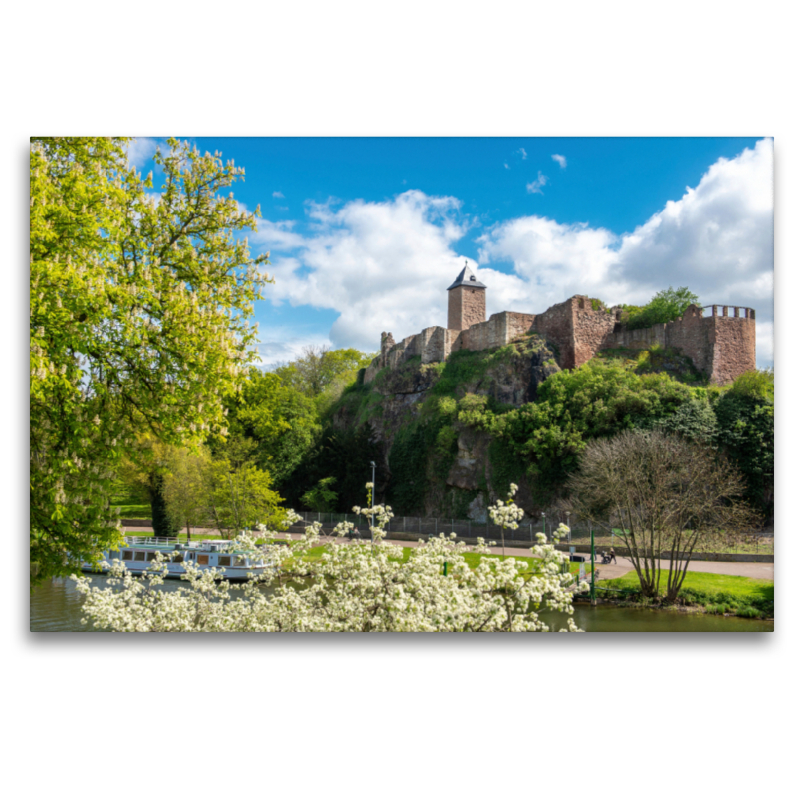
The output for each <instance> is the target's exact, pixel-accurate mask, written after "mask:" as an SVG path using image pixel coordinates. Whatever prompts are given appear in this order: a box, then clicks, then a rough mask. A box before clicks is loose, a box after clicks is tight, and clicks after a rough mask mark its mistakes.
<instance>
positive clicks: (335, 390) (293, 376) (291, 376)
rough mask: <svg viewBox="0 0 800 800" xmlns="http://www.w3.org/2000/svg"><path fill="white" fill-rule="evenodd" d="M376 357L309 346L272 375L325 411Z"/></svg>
mask: <svg viewBox="0 0 800 800" xmlns="http://www.w3.org/2000/svg"><path fill="white" fill-rule="evenodd" d="M374 356H375V354H374V353H362V352H361V351H360V350H354V349H353V348H346V349H342V350H329V349H328V348H327V347H315V346H308V347H305V348H304V349H303V353H302V355H300V356H299V357H298V358H297V359H295V360H294V361H291V362H289V363H288V364H283V365H281V366H278V367H275V368H274V370H273V372H274V373H275V374H276V375H278V376H279V377H280V378H281V379H282V380H283V382H284V383H285V384H286V385H287V386H292V387H293V388H295V389H297V390H298V391H299V392H302V393H303V394H304V395H306V397H310V398H312V399H314V400H317V403H318V406H319V408H320V410H321V411H322V410H324V409H326V408H327V407H328V406H329V405H330V404H331V403H332V402H333V401H334V400H336V399H338V397H339V396H340V395H341V393H342V391H343V389H344V388H345V386H348V385H349V384H351V383H353V382H354V381H355V379H356V375H357V373H358V370H359V369H362V368H363V367H366V366H368V365H369V363H370V362H371V361H372V359H373V358H374Z"/></svg>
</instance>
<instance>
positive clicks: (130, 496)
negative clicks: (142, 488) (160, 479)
mask: <svg viewBox="0 0 800 800" xmlns="http://www.w3.org/2000/svg"><path fill="white" fill-rule="evenodd" d="M117 506H119V516H120V519H150V517H151V515H152V511H151V510H150V503H143V502H142V498H141V496H140V495H138V494H136V493H135V492H134V491H133V490H132V489H130V488H128V487H127V486H125V484H123V483H122V482H119V481H118V482H117V484H116V486H115V487H114V496H113V498H112V500H111V507H112V508H116V507H117Z"/></svg>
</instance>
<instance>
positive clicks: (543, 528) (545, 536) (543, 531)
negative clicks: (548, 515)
mask: <svg viewBox="0 0 800 800" xmlns="http://www.w3.org/2000/svg"><path fill="white" fill-rule="evenodd" d="M544 524H545V512H544V511H542V533H543V534H544V538H545V541H547V530H545V527H544Z"/></svg>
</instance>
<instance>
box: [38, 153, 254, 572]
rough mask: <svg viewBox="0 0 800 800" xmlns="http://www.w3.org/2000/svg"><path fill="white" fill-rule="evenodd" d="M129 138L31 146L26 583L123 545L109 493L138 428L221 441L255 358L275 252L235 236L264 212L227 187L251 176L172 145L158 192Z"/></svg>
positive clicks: (181, 440)
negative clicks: (227, 412) (258, 313)
mask: <svg viewBox="0 0 800 800" xmlns="http://www.w3.org/2000/svg"><path fill="white" fill-rule="evenodd" d="M124 144H125V140H123V139H102V138H100V139H98V138H62V139H35V140H33V141H32V145H31V153H30V169H31V175H30V206H31V207H30V250H31V252H30V275H31V284H30V352H31V380H30V435H31V441H30V453H31V456H30V512H31V529H30V532H31V535H30V543H31V555H30V561H31V576H32V579H42V578H44V577H46V576H49V575H56V574H64V573H69V572H70V571H72V570H74V569H75V568H76V566H78V564H79V563H80V562H81V561H83V560H92V559H94V558H96V557H97V556H98V555H99V553H100V552H101V550H102V549H103V548H104V547H107V546H109V545H113V544H116V543H117V542H118V540H119V536H120V534H119V529H118V520H117V519H116V515H115V513H114V511H113V509H111V507H110V503H109V499H110V495H111V491H112V483H113V480H114V477H115V473H116V470H117V467H118V465H119V462H120V459H121V457H122V455H123V453H124V452H125V451H126V449H127V448H129V447H130V446H131V444H132V442H133V440H134V438H135V436H136V433H137V432H138V431H142V430H150V431H152V432H153V433H154V435H155V436H156V437H157V438H159V439H160V440H162V441H165V442H171V443H174V444H190V443H199V442H200V441H202V440H203V439H205V438H206V437H207V436H208V435H209V434H211V433H219V434H222V435H224V434H225V432H226V421H225V419H224V405H223V402H222V397H223V396H224V395H226V394H229V393H230V392H232V391H234V390H235V389H236V388H237V386H238V384H239V382H240V380H241V377H242V374H243V373H244V371H245V368H246V366H247V364H248V363H249V362H250V361H252V360H253V358H254V348H253V343H254V341H255V336H256V331H255V326H253V325H251V324H250V322H249V317H250V316H251V314H252V311H253V303H254V301H255V300H256V299H259V298H260V297H261V296H262V295H261V290H262V288H263V286H264V285H265V283H267V282H268V278H266V276H265V275H264V274H263V273H262V271H261V267H262V266H263V265H264V264H266V263H267V257H266V256H259V257H257V258H251V256H250V252H249V248H248V244H247V239H246V238H244V237H242V236H241V235H240V232H241V231H243V230H245V229H247V228H255V222H256V218H255V215H254V214H250V213H247V212H245V211H242V210H241V209H240V207H239V205H238V204H237V202H236V200H234V198H233V196H232V195H230V194H228V193H226V194H225V195H224V196H223V190H226V189H228V187H230V185H231V184H232V183H233V182H234V181H236V180H239V179H240V178H242V176H243V170H242V169H241V168H238V167H236V166H234V165H233V163H232V162H228V163H227V164H224V163H223V162H222V159H221V157H220V154H218V153H217V154H214V155H211V154H208V153H206V154H203V155H201V154H200V153H199V152H198V151H197V150H196V149H192V148H191V147H190V146H189V145H188V144H186V143H182V142H179V141H177V140H175V139H170V140H169V150H168V151H167V152H157V153H156V156H155V157H154V160H155V162H156V164H157V165H158V167H159V168H160V172H161V173H162V175H163V178H162V181H161V186H160V190H159V191H158V192H153V181H152V177H151V176H147V177H146V178H142V177H141V176H140V175H139V174H138V173H137V172H136V170H135V169H134V168H133V167H131V166H130V165H129V164H128V163H127V160H126V158H125V153H124V150H123V146H124ZM257 213H258V210H257V211H256V214H257Z"/></svg>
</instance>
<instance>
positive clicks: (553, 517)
mask: <svg viewBox="0 0 800 800" xmlns="http://www.w3.org/2000/svg"><path fill="white" fill-rule="evenodd" d="M300 516H301V517H302V518H303V521H304V522H306V523H310V522H320V523H321V524H322V527H323V531H326V532H329V531H330V530H332V529H333V527H334V526H335V525H338V524H339V523H340V522H352V523H354V524H355V526H356V528H358V530H359V533H360V534H361V535H362V536H369V522H370V521H369V517H365V516H364V515H363V514H361V515H358V514H337V513H329V512H316V511H303V512H300ZM562 522H563V523H565V524H566V525H568V526H569V527H570V533H569V535H568V536H567V537H566V538H564V539H562V540H561V543H562V544H585V545H588V544H589V542H590V541H591V530H590V529H589V527H588V526H586V525H585V524H584V523H582V522H579V523H577V524H575V523H574V522H570V521H569V519H568V518H567V515H566V514H565V513H564V512H562V511H551V512H546V513H545V514H544V515H543V516H542V518H541V519H539V520H535V521H534V520H532V519H528V520H524V521H523V522H521V523H520V524H519V527H518V528H517V529H516V530H511V529H509V528H506V530H505V541H507V542H509V541H516V542H535V541H536V534H537V533H542V532H544V534H545V536H546V537H547V541H548V542H550V541H552V538H553V532H554V531H555V530H556V528H558V526H559V525H560V524H561V523H562ZM386 532H387V534H392V533H406V534H411V535H417V536H419V537H420V538H428V539H429V538H431V537H436V536H439V534H442V533H443V534H444V535H445V536H447V535H449V534H450V533H455V534H456V536H458V537H459V538H464V539H476V538H478V537H482V538H483V539H485V540H486V541H495V542H499V541H501V540H502V538H503V531H502V528H500V527H499V526H498V525H494V524H492V523H491V522H490V521H485V522H479V521H475V520H469V519H451V518H448V517H401V516H396V517H393V518H392V519H391V520H389V524H388V525H387V526H386ZM773 537H774V532H771V531H770V532H766V531H765V532H759V533H757V534H755V535H754V536H752V535H751V536H731V537H722V538H721V539H720V537H716V538H714V539H713V540H709V541H707V542H706V541H703V542H699V543H698V545H697V547H696V548H695V552H697V553H703V552H732V553H733V552H740V553H748V552H753V553H756V554H758V553H759V552H761V553H770V552H773V548H774V538H773ZM595 544H596V546H597V547H601V548H602V547H609V546H611V547H621V546H622V545H623V544H624V543H623V542H622V540H621V538H620V537H619V535H617V536H613V535H610V534H609V533H607V532H603V531H600V530H597V529H596V530H595Z"/></svg>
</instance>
